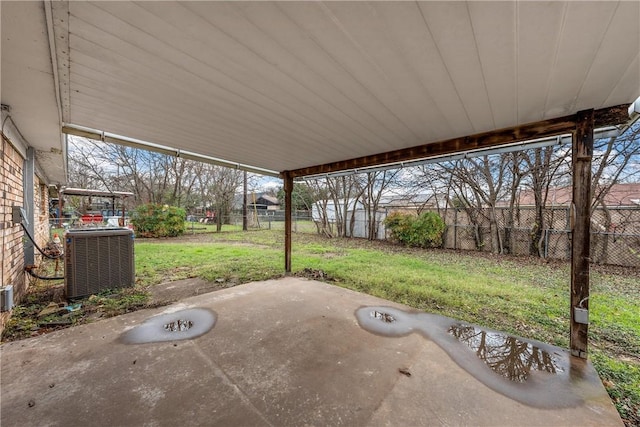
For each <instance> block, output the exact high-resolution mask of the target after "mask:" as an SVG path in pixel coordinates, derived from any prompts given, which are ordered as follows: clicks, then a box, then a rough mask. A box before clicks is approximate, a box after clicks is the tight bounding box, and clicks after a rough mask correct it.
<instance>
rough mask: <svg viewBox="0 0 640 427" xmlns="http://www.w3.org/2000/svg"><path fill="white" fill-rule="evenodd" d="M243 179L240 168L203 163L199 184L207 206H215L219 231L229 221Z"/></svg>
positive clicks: (198, 178)
mask: <svg viewBox="0 0 640 427" xmlns="http://www.w3.org/2000/svg"><path fill="white" fill-rule="evenodd" d="M242 180H243V175H242V171H240V170H237V169H230V168H224V167H222V166H217V165H209V164H206V165H202V169H201V170H200V174H198V177H197V184H198V188H199V189H200V193H201V197H202V200H203V201H204V204H205V206H214V207H215V214H216V230H217V231H218V232H219V231H221V230H222V224H223V223H225V222H228V221H229V217H230V214H231V209H232V208H233V201H234V197H235V194H236V191H237V189H238V187H240V184H241V183H242Z"/></svg>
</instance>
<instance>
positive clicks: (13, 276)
mask: <svg viewBox="0 0 640 427" xmlns="http://www.w3.org/2000/svg"><path fill="white" fill-rule="evenodd" d="M0 200H1V201H2V203H1V205H0V244H1V245H2V248H1V253H0V257H1V258H2V273H1V275H0V278H1V280H2V286H8V285H13V301H14V303H18V302H20V301H21V300H22V298H23V297H24V295H25V293H26V291H27V287H28V285H29V276H27V275H26V274H25V273H24V239H26V238H27V236H26V234H25V233H24V230H23V229H22V227H21V226H20V224H14V223H13V213H12V212H13V206H24V158H23V157H22V155H21V154H20V153H19V152H18V151H17V150H16V149H15V148H14V147H13V146H12V145H11V143H10V142H9V141H8V140H7V139H6V138H5V137H4V136H2V145H0ZM48 206H49V193H48V188H47V185H46V183H45V182H44V181H42V180H41V179H39V178H38V177H37V176H36V177H34V211H33V212H34V221H33V222H34V234H35V239H36V242H37V243H38V246H40V247H44V245H45V244H46V242H47V241H48V240H49V208H48ZM41 259H42V257H41V256H40V254H39V252H38V251H37V250H36V257H35V260H36V263H39V262H40V260H41ZM10 315H11V313H10V312H2V313H0V333H1V332H2V330H3V329H4V325H5V323H6V321H7V320H8V319H9V317H10Z"/></svg>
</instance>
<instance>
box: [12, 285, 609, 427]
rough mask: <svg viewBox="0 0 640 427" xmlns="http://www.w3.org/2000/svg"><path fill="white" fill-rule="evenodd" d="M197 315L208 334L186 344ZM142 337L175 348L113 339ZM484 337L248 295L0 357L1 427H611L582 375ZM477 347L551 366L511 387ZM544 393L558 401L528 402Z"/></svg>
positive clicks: (81, 331) (252, 290)
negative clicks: (205, 323)
mask: <svg viewBox="0 0 640 427" xmlns="http://www.w3.org/2000/svg"><path fill="white" fill-rule="evenodd" d="M193 309H196V310H195V311H193ZM189 310H191V311H189ZM376 311H377V312H378V315H376V314H375V313H374V314H373V315H372V314H371V313H372V312H376ZM194 313H195V314H196V316H193V314H194ZM206 313H209V314H210V316H207V315H206ZM201 315H202V316H203V318H204V319H205V320H206V319H207V318H209V319H211V317H212V318H213V325H212V327H211V328H210V329H208V330H207V331H205V332H202V331H199V332H198V336H196V337H187V338H184V336H182V335H181V334H183V333H189V331H193V329H194V328H197V327H198V326H199V325H200V324H201V323H202V319H200V318H199V317H198V316H201ZM363 315H365V316H366V317H364V318H365V319H366V321H365V323H363V320H362V319H363V317H362V316H363ZM369 321H371V322H373V323H371V324H373V325H374V326H373V327H374V328H377V327H379V326H380V327H381V328H382V329H380V330H372V329H371V327H370V325H369V324H367V323H366V322H369ZM188 322H192V324H191V325H189V323H188ZM149 325H155V326H153V327H150V326H149ZM167 325H169V326H167ZM456 325H457V326H456ZM452 327H453V329H451V328H452ZM136 328H137V329H136ZM141 328H151V329H149V330H148V331H146V332H144V333H142V336H149V335H150V334H149V333H147V332H150V331H152V332H153V333H151V335H153V334H155V333H156V332H157V333H158V334H160V335H163V334H164V335H163V336H166V335H169V336H173V335H178V336H179V338H175V339H170V340H168V341H160V342H146V343H132V342H129V343H127V340H126V337H127V336H130V335H131V334H133V333H132V332H131V331H135V330H140V329H141ZM456 328H459V329H456ZM158 331H160V332H158ZM390 331H391V332H390ZM425 331H426V332H425ZM482 331H483V330H481V329H477V330H476V329H475V327H473V325H466V324H459V323H455V321H454V320H453V319H447V318H442V317H441V316H435V317H433V315H431V316H430V315H424V316H423V313H417V312H415V311H413V310H411V309H410V308H408V307H405V306H401V305H398V304H393V303H390V302H388V301H384V300H381V299H378V298H374V297H371V296H368V295H364V294H360V293H356V292H352V291H349V290H345V289H341V288H338V287H335V286H331V285H328V284H325V283H320V282H315V281H308V280H304V279H298V278H292V277H290V278H285V279H281V280H273V281H266V282H256V283H250V284H247V285H241V286H237V287H234V288H229V289H225V290H221V291H217V292H212V293H207V294H203V295H198V296H195V297H191V298H187V299H184V300H182V301H180V302H179V303H176V304H173V305H171V306H167V307H163V308H158V309H152V310H142V311H139V312H135V313H130V314H127V315H123V316H119V317H116V318H112V319H107V320H103V321H100V322H97V323H94V324H89V325H83V326H79V327H76V328H71V329H66V330H62V331H58V332H55V333H52V334H48V335H43V336H40V337H36V338H32V339H28V340H24V341H17V342H12V343H7V344H4V345H2V347H0V351H1V353H0V356H1V362H2V367H1V378H0V388H1V395H0V404H1V407H0V410H1V413H0V424H1V425H2V426H3V427H4V426H44V425H51V426H63V425H64V426H70V425H73V426H75V425H92V426H94V425H95V426H100V425H104V426H116V425H117V426H165V425H166V426H172V425H206V426H209V425H225V426H228V425H271V426H280V425H348V426H353V425H393V426H398V425H407V426H408V425H545V426H548V425H585V426H586V425H593V426H596V425H597V426H606V425H611V426H621V425H622V422H621V420H620V418H619V416H618V414H617V412H616V411H615V408H614V406H613V404H612V403H611V401H610V399H609V398H608V396H607V394H606V391H605V390H604V387H603V386H602V384H601V383H600V382H599V379H598V377H597V374H596V373H595V371H594V369H593V367H592V366H591V364H589V363H584V362H582V361H580V360H576V359H574V358H571V357H570V356H568V355H566V352H565V351H564V350H561V349H558V348H556V347H552V346H547V345H545V344H543V343H536V342H526V340H522V339H517V340H515V341H509V340H508V336H504V335H500V334H499V332H498V331H488V330H484V332H485V335H484V338H483V335H482ZM200 332H202V333H200ZM492 334H497V335H495V336H494V335H492ZM133 335H136V334H133ZM503 336H504V337H506V338H504V340H503V341H500V340H501V339H502V338H501V337H503ZM183 338H184V339H183ZM478 339H479V340H482V339H484V340H485V342H484V344H483V345H485V347H486V344H487V342H490V344H491V346H494V347H501V346H503V345H504V344H505V343H507V344H508V346H515V347H514V348H516V349H517V348H520V349H521V350H522V352H524V353H526V354H529V355H530V356H528V357H530V359H527V360H533V362H535V363H537V362H539V361H542V362H541V363H542V365H541V366H544V361H545V360H546V359H544V357H543V355H542V353H540V352H541V351H544V352H546V354H547V355H548V357H549V358H552V359H553V358H555V359H554V360H555V363H556V364H557V367H559V369H556V371H555V372H549V371H545V370H544V369H542V370H533V371H529V372H528V373H527V375H526V378H525V379H524V381H512V380H511V379H510V378H507V377H505V375H503V374H502V373H500V372H496V371H495V370H493V369H492V368H491V366H490V364H488V363H487V361H486V358H485V360H482V358H479V357H478V349H479V346H478ZM518 346H519V347H518ZM534 347H535V348H536V349H537V350H536V351H537V352H538V353H536V355H535V356H533V355H532V354H533V353H535V351H534V350H533V348H534ZM527 352H528V353H527ZM481 353H482V352H481ZM531 358H533V359H531ZM489 361H490V362H491V363H494V362H495V360H494V359H491V358H489ZM533 362H532V363H533ZM526 363H529V362H526ZM551 363H552V364H553V362H551ZM553 366H556V365H553ZM554 369H555V368H554ZM554 381H556V382H557V381H560V383H556V382H554ZM496 384H498V385H500V384H508V386H506V388H505V386H496ZM558 387H560V390H561V391H562V394H563V399H564V400H563V402H561V403H562V404H554V405H550V404H549V402H548V401H547V400H548V399H547V400H545V399H544V398H527V397H526V395H527V393H530V394H532V395H537V396H546V395H548V394H549V393H552V394H553V393H555V392H557V390H558ZM512 389H513V390H516V391H517V393H516V392H514V391H513V390H512ZM518 393H520V394H518ZM522 396H525V398H523V397H522ZM540 402H542V403H540Z"/></svg>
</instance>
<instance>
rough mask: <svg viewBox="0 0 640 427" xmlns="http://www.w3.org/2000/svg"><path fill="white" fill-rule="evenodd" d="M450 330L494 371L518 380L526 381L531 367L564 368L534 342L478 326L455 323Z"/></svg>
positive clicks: (540, 369)
mask: <svg viewBox="0 0 640 427" xmlns="http://www.w3.org/2000/svg"><path fill="white" fill-rule="evenodd" d="M449 333H450V334H451V335H453V336H454V337H456V338H457V339H458V340H459V341H461V342H463V343H466V344H467V345H468V346H469V348H470V349H471V350H473V351H474V352H475V353H476V355H477V356H478V357H479V358H480V360H482V361H483V362H484V363H485V364H487V366H489V367H490V368H491V369H492V370H493V371H494V372H496V373H497V374H499V375H502V376H503V377H505V378H508V379H509V380H511V381H515V382H525V381H526V380H527V378H528V377H529V374H530V372H531V370H537V371H543V372H549V373H552V374H555V373H556V372H557V371H561V369H559V368H558V367H557V366H556V363H555V361H554V360H553V356H552V355H551V354H549V353H548V352H546V351H544V350H541V349H539V348H538V347H535V346H534V345H532V344H531V343H528V342H526V341H523V340H521V339H518V338H516V337H512V336H509V335H503V334H500V333H497V332H488V331H485V330H482V329H479V328H476V327H474V326H467V325H453V326H451V327H450V328H449Z"/></svg>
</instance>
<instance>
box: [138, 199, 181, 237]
mask: <svg viewBox="0 0 640 427" xmlns="http://www.w3.org/2000/svg"><path fill="white" fill-rule="evenodd" d="M186 219H187V214H186V212H185V210H184V209H182V208H178V207H175V206H167V205H164V206H162V205H157V204H154V203H149V204H146V205H141V206H138V207H137V208H136V209H135V211H134V212H133V215H132V217H131V222H132V224H133V226H134V228H135V231H136V234H137V235H138V236H140V237H176V236H179V235H181V234H182V233H184V231H185V221H186Z"/></svg>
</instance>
